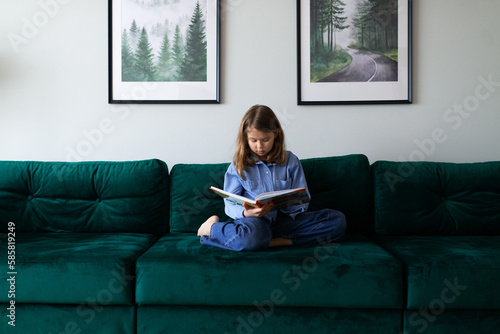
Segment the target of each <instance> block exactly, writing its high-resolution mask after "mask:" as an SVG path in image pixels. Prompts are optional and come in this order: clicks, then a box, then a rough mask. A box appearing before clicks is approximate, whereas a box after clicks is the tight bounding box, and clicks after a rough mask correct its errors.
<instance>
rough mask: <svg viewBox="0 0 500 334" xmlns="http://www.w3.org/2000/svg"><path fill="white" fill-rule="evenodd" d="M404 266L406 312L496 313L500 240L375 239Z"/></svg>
mask: <svg viewBox="0 0 500 334" xmlns="http://www.w3.org/2000/svg"><path fill="white" fill-rule="evenodd" d="M377 241H378V242H379V243H380V245H382V246H383V247H384V248H386V249H387V250H389V251H390V252H391V253H393V254H394V255H396V256H397V257H398V258H399V259H401V261H402V262H403V264H404V267H405V272H406V278H407V282H408V297H407V308H408V309H419V308H429V309H432V308H435V309H436V310H440V309H442V310H444V308H446V309H500V290H498V289H495V288H493V287H495V286H497V284H498V278H499V277H500V256H499V254H500V237H498V236H489V237H488V236H468V237H467V236H456V237H450V236H443V237H437V236H434V237H428V236H407V237H401V236H400V237H378V238H377Z"/></svg>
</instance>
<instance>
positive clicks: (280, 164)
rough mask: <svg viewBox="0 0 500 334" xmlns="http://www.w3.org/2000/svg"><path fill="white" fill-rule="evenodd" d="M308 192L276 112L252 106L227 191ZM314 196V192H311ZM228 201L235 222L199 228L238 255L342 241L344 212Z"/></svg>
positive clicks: (214, 220) (215, 220)
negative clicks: (303, 190) (279, 247)
mask: <svg viewBox="0 0 500 334" xmlns="http://www.w3.org/2000/svg"><path fill="white" fill-rule="evenodd" d="M294 188H306V189H307V184H306V179H305V176H304V172H303V170H302V165H301V164H300V161H299V159H298V158H297V157H296V156H295V155H294V154H293V153H292V152H290V151H286V150H285V135H284V132H283V129H282V128H281V125H280V122H279V120H278V118H277V117H276V115H275V114H274V112H273V111H272V110H271V109H270V108H269V107H266V106H263V105H255V106H253V107H251V108H250V109H249V110H248V111H247V112H246V114H245V116H244V117H243V120H242V121H241V125H240V130H239V133H238V138H237V142H236V153H235V155H234V160H233V163H232V164H231V165H230V166H229V168H228V170H227V172H226V174H225V178H224V190H226V191H228V192H231V193H233V194H238V195H242V196H245V197H248V198H251V199H254V198H255V197H256V196H258V195H259V194H261V193H264V192H269V191H277V190H284V189H294ZM307 192H308V194H309V190H307ZM224 201H225V202H224V203H225V212H226V214H227V215H228V216H229V217H231V218H233V219H234V222H225V223H224V222H219V217H217V216H212V217H210V218H209V219H208V220H207V221H205V222H204V223H203V224H202V225H201V227H200V228H199V230H198V236H200V237H201V239H200V242H201V243H202V244H205V245H211V246H216V247H221V248H225V249H230V250H235V251H255V250H261V249H264V248H267V247H272V246H283V245H303V244H309V243H317V242H320V241H322V243H324V242H334V241H340V240H341V239H342V238H343V236H344V234H345V225H346V222H345V218H344V215H343V214H342V213H340V212H338V211H334V210H330V209H323V210H320V211H315V212H306V211H307V208H308V206H309V204H308V203H307V204H302V205H295V206H289V207H287V208H285V209H282V210H279V211H278V210H273V204H272V203H268V204H265V205H263V206H261V207H259V208H252V207H251V206H248V205H247V204H245V205H244V206H241V205H237V204H234V203H232V202H229V201H228V200H227V199H225V200H224Z"/></svg>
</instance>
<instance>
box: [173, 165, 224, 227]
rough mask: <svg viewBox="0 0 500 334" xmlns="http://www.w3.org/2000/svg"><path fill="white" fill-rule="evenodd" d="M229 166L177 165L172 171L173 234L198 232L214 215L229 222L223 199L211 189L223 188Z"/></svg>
mask: <svg viewBox="0 0 500 334" xmlns="http://www.w3.org/2000/svg"><path fill="white" fill-rule="evenodd" d="M228 167H229V163H220V164H177V165H174V167H172V170H171V171H170V232H190V233H194V232H196V231H198V228H199V227H200V225H201V224H202V223H203V222H204V221H205V220H207V219H208V218H209V217H210V216H212V215H217V216H219V218H220V220H221V221H228V220H229V217H227V216H226V214H225V213H224V203H223V200H222V198H221V197H220V196H219V195H217V194H216V193H214V192H213V191H212V190H210V187H211V186H214V187H217V188H221V189H222V188H223V186H224V174H225V173H226V170H227V168H228Z"/></svg>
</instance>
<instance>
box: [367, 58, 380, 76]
mask: <svg viewBox="0 0 500 334" xmlns="http://www.w3.org/2000/svg"><path fill="white" fill-rule="evenodd" d="M369 58H370V59H371V60H372V62H373V63H374V64H375V72H374V73H373V75H372V77H371V78H370V79H368V81H367V82H370V81H372V80H373V78H375V75H377V71H378V65H377V62H376V61H375V60H373V58H372V57H369Z"/></svg>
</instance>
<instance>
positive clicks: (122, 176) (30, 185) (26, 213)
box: [0, 160, 168, 235]
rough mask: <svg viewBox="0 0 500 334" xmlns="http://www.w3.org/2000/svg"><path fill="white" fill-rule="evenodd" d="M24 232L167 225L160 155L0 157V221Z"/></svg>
mask: <svg viewBox="0 0 500 334" xmlns="http://www.w3.org/2000/svg"><path fill="white" fill-rule="evenodd" d="M7 222H14V223H15V224H16V231H17V232H19V233H25V232H26V233H29V232H92V233H106V232H110V233H112V232H133V233H154V234H157V235H161V234H163V233H165V232H166V231H168V170H167V166H166V165H165V163H164V162H162V161H160V160H145V161H127V162H77V163H68V162H16V161H1V162H0V223H1V224H2V225H3V224H7Z"/></svg>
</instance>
